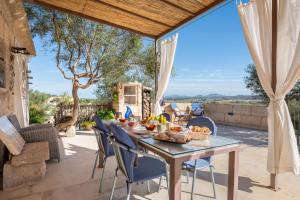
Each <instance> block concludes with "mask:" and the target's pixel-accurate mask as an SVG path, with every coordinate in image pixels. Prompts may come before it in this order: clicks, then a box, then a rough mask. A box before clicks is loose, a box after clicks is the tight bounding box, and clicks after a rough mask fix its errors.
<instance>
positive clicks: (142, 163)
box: [110, 124, 168, 200]
mask: <svg viewBox="0 0 300 200" xmlns="http://www.w3.org/2000/svg"><path fill="white" fill-rule="evenodd" d="M110 126H111V131H112V135H113V136H112V137H110V139H111V143H112V146H113V149H114V152H115V155H116V160H117V164H118V167H117V169H116V173H115V177H114V182H113V188H112V191H111V195H110V200H112V198H113V194H114V190H115V185H116V181H117V177H118V171H121V173H123V174H124V176H125V177H126V184H127V200H129V198H130V194H131V184H132V183H137V182H144V181H147V188H148V192H150V186H149V180H152V179H155V178H160V180H159V188H158V190H159V189H160V186H161V178H162V176H165V177H166V180H167V186H168V175H167V164H166V161H165V160H163V159H162V158H160V157H157V156H154V155H150V154H147V153H145V152H141V151H138V149H137V146H136V144H135V143H134V142H133V141H132V139H131V138H130V137H129V136H128V134H127V133H126V132H125V131H124V129H122V128H121V127H118V126H116V125H115V124H111V125H110ZM137 155H141V156H139V157H138V156H137Z"/></svg>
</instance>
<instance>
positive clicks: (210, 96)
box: [165, 93, 260, 100]
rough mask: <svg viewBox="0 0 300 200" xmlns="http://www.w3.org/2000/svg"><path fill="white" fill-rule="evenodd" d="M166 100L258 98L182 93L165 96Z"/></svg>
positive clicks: (251, 96) (252, 96)
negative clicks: (188, 94)
mask: <svg viewBox="0 0 300 200" xmlns="http://www.w3.org/2000/svg"><path fill="white" fill-rule="evenodd" d="M165 99H166V100H260V98H259V97H258V96H255V95H233V96H230V95H228V96H227V95H222V94H216V93H212V94H208V95H195V96H184V95H182V96H181V95H171V96H166V97H165Z"/></svg>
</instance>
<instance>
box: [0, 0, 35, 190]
mask: <svg viewBox="0 0 300 200" xmlns="http://www.w3.org/2000/svg"><path fill="white" fill-rule="evenodd" d="M22 2H23V1H3V0H0V73H1V77H4V79H2V78H1V84H0V85H1V86H0V117H1V116H3V115H11V114H15V115H16V116H17V118H18V120H19V122H20V124H21V126H26V125H27V124H28V120H29V118H28V97H27V92H28V85H27V63H28V57H29V56H28V55H24V54H20V53H14V52H12V49H11V48H12V47H22V48H26V50H28V52H29V54H30V55H35V50H34V46H33V42H32V38H31V35H30V33H29V29H28V22H27V18H26V14H25V11H24V7H23V4H22ZM3 75H4V76H3ZM2 80H4V84H2ZM7 155H8V152H7V149H6V148H5V146H4V145H3V143H2V142H1V141H0V188H1V187H2V172H3V164H4V162H5V161H6V160H7Z"/></svg>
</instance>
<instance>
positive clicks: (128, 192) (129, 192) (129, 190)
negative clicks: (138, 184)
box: [126, 182, 131, 200]
mask: <svg viewBox="0 0 300 200" xmlns="http://www.w3.org/2000/svg"><path fill="white" fill-rule="evenodd" d="M130 194H131V183H129V182H127V198H126V199H127V200H129V199H130Z"/></svg>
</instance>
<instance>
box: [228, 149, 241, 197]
mask: <svg viewBox="0 0 300 200" xmlns="http://www.w3.org/2000/svg"><path fill="white" fill-rule="evenodd" d="M238 171H239V150H235V151H232V152H229V162H228V188H227V199H228V200H236V199H237V191H238V178H239V176H238Z"/></svg>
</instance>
